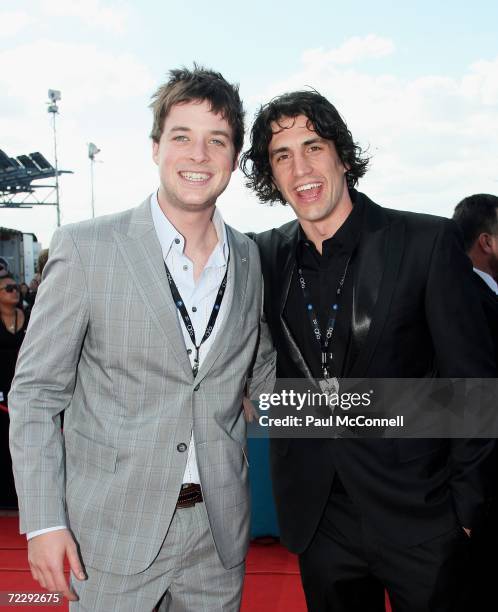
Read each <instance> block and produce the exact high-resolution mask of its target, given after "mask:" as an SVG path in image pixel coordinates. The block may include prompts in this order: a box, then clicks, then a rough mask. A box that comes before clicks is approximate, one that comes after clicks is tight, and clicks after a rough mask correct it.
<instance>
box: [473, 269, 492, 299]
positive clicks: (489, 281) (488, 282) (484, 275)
mask: <svg viewBox="0 0 498 612" xmlns="http://www.w3.org/2000/svg"><path fill="white" fill-rule="evenodd" d="M474 272H475V273H476V274H478V275H479V276H480V277H481V278H482V280H483V281H484V282H485V283H486V285H487V286H488V287H489V288H490V289H491V291H492V292H493V293H494V294H495V295H498V283H497V282H496V281H495V279H494V278H493V277H492V276H491V274H488V273H487V272H483V271H482V270H478V269H477V268H474Z"/></svg>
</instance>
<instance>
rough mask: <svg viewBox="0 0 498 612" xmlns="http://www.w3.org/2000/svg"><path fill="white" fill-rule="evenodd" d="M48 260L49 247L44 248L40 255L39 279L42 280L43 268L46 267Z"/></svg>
mask: <svg viewBox="0 0 498 612" xmlns="http://www.w3.org/2000/svg"><path fill="white" fill-rule="evenodd" d="M47 261H48V249H42V250H41V251H40V254H39V255H38V265H37V274H38V280H39V282H41V279H42V276H43V269H44V268H45V266H46V264H47Z"/></svg>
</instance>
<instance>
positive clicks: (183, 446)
mask: <svg viewBox="0 0 498 612" xmlns="http://www.w3.org/2000/svg"><path fill="white" fill-rule="evenodd" d="M176 450H177V451H178V452H179V453H184V452H185V451H186V450H187V445H186V444H185V442H180V444H179V445H178V446H177V447H176Z"/></svg>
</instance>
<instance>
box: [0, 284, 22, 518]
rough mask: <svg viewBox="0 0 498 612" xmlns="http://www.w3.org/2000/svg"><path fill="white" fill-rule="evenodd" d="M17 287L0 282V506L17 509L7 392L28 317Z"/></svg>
mask: <svg viewBox="0 0 498 612" xmlns="http://www.w3.org/2000/svg"><path fill="white" fill-rule="evenodd" d="M19 296H20V293H19V286H18V285H17V283H16V281H15V280H14V279H13V278H12V277H11V276H8V275H7V276H3V277H1V278H0V405H1V406H2V409H1V411H0V429H1V433H0V465H1V466H2V470H1V473H2V476H1V479H0V506H1V507H4V508H16V507H17V496H16V490H15V486H14V478H13V476H12V461H11V457H10V451H9V415H8V412H7V411H6V408H7V407H8V404H9V391H10V387H11V383H12V379H13V378H14V372H15V367H16V361H17V355H18V353H19V349H20V348H21V344H22V342H23V340H24V335H25V333H26V326H27V320H28V318H27V316H26V315H25V313H24V311H23V310H22V309H21V308H19V306H18V304H19Z"/></svg>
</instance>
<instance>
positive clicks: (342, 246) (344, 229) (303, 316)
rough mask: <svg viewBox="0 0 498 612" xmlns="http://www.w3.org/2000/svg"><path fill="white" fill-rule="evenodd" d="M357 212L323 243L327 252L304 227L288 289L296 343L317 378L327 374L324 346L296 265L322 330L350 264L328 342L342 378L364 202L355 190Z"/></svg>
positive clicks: (287, 314) (333, 365)
mask: <svg viewBox="0 0 498 612" xmlns="http://www.w3.org/2000/svg"><path fill="white" fill-rule="evenodd" d="M350 195H351V198H352V200H353V210H352V211H351V213H350V214H349V216H348V217H347V219H346V221H344V223H343V224H342V225H341V227H340V228H339V229H338V230H337V232H336V233H335V234H334V235H333V236H332V237H331V238H328V239H327V240H324V241H323V243H322V254H321V255H320V253H319V252H318V251H317V249H316V247H315V245H314V244H313V242H312V241H311V240H309V239H308V238H307V236H306V234H305V233H304V231H303V229H302V227H299V240H298V243H297V247H296V266H295V268H294V272H293V275H292V279H291V284H290V287H289V295H288V298H287V303H286V306H285V309H284V313H283V315H284V318H285V321H286V323H287V325H288V327H289V330H290V332H291V334H292V335H293V336H294V340H295V341H296V344H297V345H298V346H299V348H300V350H301V353H302V355H303V357H304V359H305V361H306V363H307V364H308V367H309V368H310V370H311V372H312V374H313V377H314V378H322V367H321V348H320V344H319V343H318V342H317V340H316V338H315V336H314V334H313V330H312V327H311V323H310V320H309V317H308V314H307V311H306V305H305V300H304V296H303V290H302V288H301V286H300V284H299V279H298V274H297V268H298V267H299V265H300V266H301V268H302V270H303V276H304V279H305V280H306V284H307V287H308V290H309V292H310V295H311V299H312V302H313V305H314V307H315V311H316V314H317V316H318V320H319V322H320V330H321V331H322V336H323V332H324V331H325V330H326V327H327V323H328V321H329V318H330V312H331V309H332V305H333V304H334V303H335V302H336V293H337V288H338V286H339V282H340V280H341V278H342V276H343V274H344V270H345V268H346V264H347V262H348V259H349V265H348V269H347V273H346V278H345V281H344V286H343V289H342V292H341V296H340V298H339V302H338V303H339V310H338V314H337V320H336V324H335V328H334V332H333V334H332V338H331V339H330V341H329V349H328V352H329V353H332V354H333V359H332V361H330V359H329V371H330V373H331V374H332V375H333V376H343V375H344V372H345V370H346V365H347V364H348V363H349V361H350V360H351V357H352V356H351V355H350V354H349V351H348V348H349V337H350V324H349V322H350V320H351V308H352V291H353V282H352V279H353V274H354V252H355V250H356V247H357V245H358V243H359V239H360V233H361V225H362V216H363V204H362V202H361V200H360V199H359V198H356V197H355V195H356V194H355V192H354V191H351V192H350Z"/></svg>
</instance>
